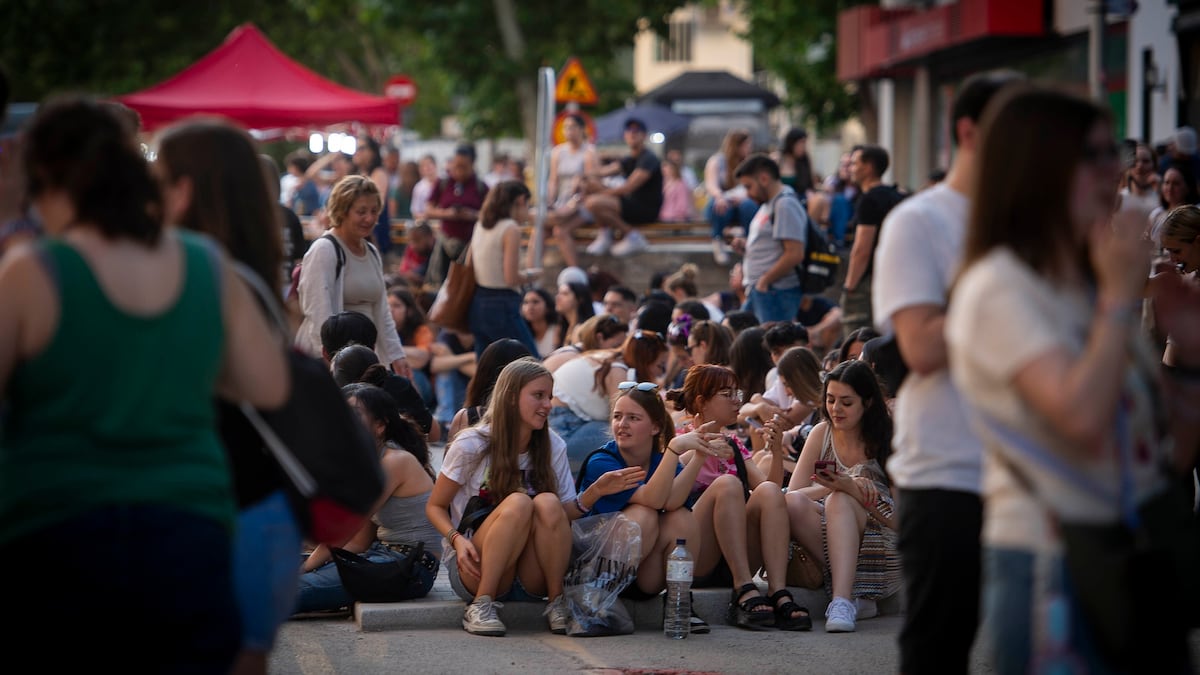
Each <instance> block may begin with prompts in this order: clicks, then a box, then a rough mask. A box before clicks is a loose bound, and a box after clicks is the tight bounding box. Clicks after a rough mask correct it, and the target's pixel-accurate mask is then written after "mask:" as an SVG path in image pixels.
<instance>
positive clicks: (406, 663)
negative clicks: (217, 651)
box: [270, 616, 990, 675]
mask: <svg viewBox="0 0 1200 675" xmlns="http://www.w3.org/2000/svg"><path fill="white" fill-rule="evenodd" d="M900 621H901V619H900V617H896V616H887V617H879V618H876V619H870V620H867V621H861V622H859V628H858V632H856V633H843V634H828V633H825V631H824V630H823V629H822V624H820V623H818V625H817V628H816V630H814V631H813V632H811V633H782V632H777V631H769V632H751V631H745V630H740V629H737V628H731V627H728V626H721V625H717V626H713V631H712V633H710V634H708V635H696V636H691V637H689V638H687V639H686V640H682V641H674V640H669V639H667V638H666V637H664V636H663V635H662V633H661V632H658V631H650V630H639V631H638V632H637V633H635V634H633V635H626V636H619V637H604V638H570V637H565V636H560V635H551V634H550V633H549V632H548V631H547V630H546V629H545V628H543V627H540V626H539V627H537V628H534V627H532V626H529V627H517V628H515V629H510V631H509V635H508V636H507V637H503V638H483V637H474V636H470V635H467V634H466V633H465V632H463V631H462V629H461V628H459V627H458V626H457V625H453V626H445V627H442V626H436V627H435V626H431V627H429V628H426V629H420V630H396V631H387V632H379V633H362V632H359V631H358V629H357V628H356V627H355V625H354V622H353V621H352V620H351V619H349V618H343V619H310V620H296V621H291V622H288V623H287V624H286V625H285V626H284V627H283V631H282V634H281V636H280V640H279V644H278V647H277V649H276V652H275V655H274V658H273V659H272V661H271V670H270V672H271V673H272V675H284V674H293V673H305V674H314V675H315V674H316V673H354V674H356V675H365V674H369V673H396V672H405V673H411V672H421V673H466V672H470V673H516V672H521V673H563V672H590V673H603V672H606V671H616V672H634V673H636V672H642V671H674V672H679V671H690V672H710V673H783V672H790V673H796V672H812V671H820V672H821V673H822V674H823V675H832V674H837V673H872V674H874V675H884V674H886V673H894V672H896V668H897V653H896V647H895V636H896V633H897V631H899V630H900ZM977 665H978V667H977V668H976V669H975V670H974V672H979V673H986V672H990V671H989V670H987V669H985V668H984V667H983V665H982V663H981V662H980V663H979V664H977Z"/></svg>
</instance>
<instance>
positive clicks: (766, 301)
mask: <svg viewBox="0 0 1200 675" xmlns="http://www.w3.org/2000/svg"><path fill="white" fill-rule="evenodd" d="M803 297H804V293H803V292H802V291H801V290H800V287H799V286H797V287H795V288H781V289H771V290H769V291H767V292H766V293H763V292H762V291H759V290H757V289H755V288H754V287H751V288H750V290H749V291H748V292H747V294H746V304H744V305H742V309H743V310H746V311H748V312H754V316H756V317H758V321H759V323H766V322H768V321H792V320H793V319H794V318H795V316H796V311H797V310H798V309H800V299H801V298H803Z"/></svg>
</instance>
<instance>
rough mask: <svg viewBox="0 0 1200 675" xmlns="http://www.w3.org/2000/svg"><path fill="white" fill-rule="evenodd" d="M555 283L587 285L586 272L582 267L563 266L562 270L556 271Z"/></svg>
mask: <svg viewBox="0 0 1200 675" xmlns="http://www.w3.org/2000/svg"><path fill="white" fill-rule="evenodd" d="M556 283H557V284H558V285H559V286H562V285H563V284H583V285H584V286H587V285H588V276H587V272H584V271H583V268H581V267H567V268H564V269H563V271H561V272H559V273H558V281H557V282H556Z"/></svg>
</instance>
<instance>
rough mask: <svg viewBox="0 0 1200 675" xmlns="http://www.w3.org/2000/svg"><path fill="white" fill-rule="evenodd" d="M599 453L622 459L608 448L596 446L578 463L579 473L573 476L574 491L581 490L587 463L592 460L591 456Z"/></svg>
mask: <svg viewBox="0 0 1200 675" xmlns="http://www.w3.org/2000/svg"><path fill="white" fill-rule="evenodd" d="M599 454H605V455H611V456H613V457H616V458H617V460H618V461H624V460H622V459H621V458H620V457H619V456H617V454H616V453H613V452H609V451H608V449H607V448H604V447H599V448H596V449H595V450H593V451H591V452H589V453H588V456H587V457H584V458H583V463H581V464H580V465H579V475H578V476H576V477H575V491H576V492H582V491H583V476H584V475H585V474H586V473H587V466H588V463H589V462H591V461H592V458H593V457H595V456H596V455H599Z"/></svg>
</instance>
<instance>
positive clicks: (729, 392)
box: [717, 389, 745, 403]
mask: <svg viewBox="0 0 1200 675" xmlns="http://www.w3.org/2000/svg"><path fill="white" fill-rule="evenodd" d="M717 396H724V397H725V398H727V399H729V400H731V401H733V402H735V403H741V402H742V401H743V400H744V399H745V394H744V393H743V392H742V390H741V389H722V390H721V391H718V392H717Z"/></svg>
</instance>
